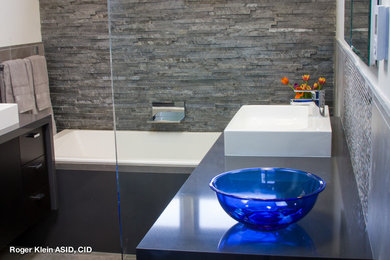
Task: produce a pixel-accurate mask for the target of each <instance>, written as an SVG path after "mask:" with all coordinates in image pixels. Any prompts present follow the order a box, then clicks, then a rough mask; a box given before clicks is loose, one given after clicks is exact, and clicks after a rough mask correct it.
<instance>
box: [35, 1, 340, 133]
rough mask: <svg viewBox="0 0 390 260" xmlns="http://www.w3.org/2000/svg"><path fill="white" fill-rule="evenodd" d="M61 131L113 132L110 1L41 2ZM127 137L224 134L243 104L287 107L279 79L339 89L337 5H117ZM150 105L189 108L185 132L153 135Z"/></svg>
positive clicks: (119, 102)
mask: <svg viewBox="0 0 390 260" xmlns="http://www.w3.org/2000/svg"><path fill="white" fill-rule="evenodd" d="M40 6H41V19H42V34H43V41H44V44H45V50H46V56H47V59H48V67H49V74H50V81H51V91H52V98H53V106H54V112H55V114H56V119H57V124H58V127H59V129H63V128H89V129H106V128H107V129H110V128H112V115H111V114H112V106H111V96H110V95H111V89H110V81H109V76H110V69H109V47H108V39H109V37H108V33H107V32H108V30H107V28H108V19H107V2H106V0H88V1H84V0H83V1H65V0H41V1H40ZM111 6H112V8H111V10H112V18H113V23H112V32H113V58H114V77H115V78H114V79H115V82H114V88H115V102H116V116H117V122H118V126H119V128H120V129H124V128H125V129H139V130H148V129H151V128H157V129H161V130H164V129H168V130H190V131H221V130H223V128H224V127H225V126H226V124H227V123H228V121H229V120H230V119H231V117H232V116H233V114H234V113H235V112H236V111H237V109H238V108H239V107H240V106H241V105H242V104H274V103H285V104H287V102H288V101H289V98H291V97H292V96H293V94H292V93H291V91H290V90H289V89H288V88H287V87H286V86H283V85H281V83H280V78H281V77H282V76H288V77H290V78H291V79H292V80H293V81H295V80H299V78H300V76H301V75H302V74H304V73H310V74H312V76H313V77H315V78H316V77H318V76H320V75H321V76H325V77H326V78H327V79H328V84H327V88H328V89H329V91H328V93H327V98H328V99H329V100H328V103H329V104H330V105H331V102H332V89H333V52H334V47H333V36H334V35H335V7H336V3H335V1H332V0H313V1H312V0H310V1H308V0H294V1H291V0H266V1H254V0H234V1H233V0H214V1H204V0H191V1H188V0H170V1H160V0H145V1H127V0H123V1H121V0H112V1H111ZM153 101H185V102H186V118H185V122H184V123H182V124H179V125H165V126H161V125H159V126H158V127H156V126H155V125H152V124H148V123H146V121H147V120H148V119H149V118H150V116H151V102H153Z"/></svg>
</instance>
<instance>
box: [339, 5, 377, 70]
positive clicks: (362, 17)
mask: <svg viewBox="0 0 390 260" xmlns="http://www.w3.org/2000/svg"><path fill="white" fill-rule="evenodd" d="M374 1H376V0H374ZM370 13H371V0H345V14H344V17H345V22H344V37H345V40H346V42H347V43H348V44H349V45H350V46H351V48H352V50H353V51H354V52H355V53H356V54H357V55H358V56H359V57H360V58H361V59H362V60H363V61H364V62H365V63H366V64H367V65H371V64H370V18H371V15H370Z"/></svg>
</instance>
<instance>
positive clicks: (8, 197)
mask: <svg viewBox="0 0 390 260" xmlns="http://www.w3.org/2000/svg"><path fill="white" fill-rule="evenodd" d="M52 140H53V136H52V131H51V123H50V120H48V119H47V118H46V119H45V118H43V119H41V120H37V121H34V122H32V123H30V124H27V125H26V126H24V127H18V128H16V129H14V130H13V131H10V132H7V133H5V134H2V135H0V167H1V168H0V169H1V174H0V207H1V211H0V249H1V248H4V247H5V246H6V245H7V244H9V243H10V242H11V241H12V240H13V239H15V238H16V237H17V236H18V235H20V234H21V233H22V232H24V231H25V230H26V229H27V228H29V227H30V226H31V225H34V224H35V223H36V222H37V221H39V220H40V219H41V218H43V217H44V216H46V215H47V214H48V213H49V212H50V210H51V209H56V208H57V205H56V198H55V197H56V196H55V194H56V193H55V171H54V160H53V142H52Z"/></svg>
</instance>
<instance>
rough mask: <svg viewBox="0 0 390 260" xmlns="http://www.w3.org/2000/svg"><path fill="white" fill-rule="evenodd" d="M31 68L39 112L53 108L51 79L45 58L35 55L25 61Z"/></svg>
mask: <svg viewBox="0 0 390 260" xmlns="http://www.w3.org/2000/svg"><path fill="white" fill-rule="evenodd" d="M25 61H26V62H27V64H29V65H30V66H31V71H32V78H33V83H34V84H33V86H34V92H35V100H36V103H37V107H38V110H39V111H42V110H44V109H46V108H50V107H51V100H50V90H49V77H48V74H47V67H46V59H45V56H39V55H34V56H30V57H28V58H26V59H25Z"/></svg>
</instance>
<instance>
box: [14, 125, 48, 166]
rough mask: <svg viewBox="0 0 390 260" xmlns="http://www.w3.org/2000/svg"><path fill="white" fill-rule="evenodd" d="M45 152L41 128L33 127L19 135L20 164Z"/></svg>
mask: <svg viewBox="0 0 390 260" xmlns="http://www.w3.org/2000/svg"><path fill="white" fill-rule="evenodd" d="M44 153H45V146H44V140H43V132H42V128H37V129H34V130H33V131H30V132H29V133H27V134H24V135H22V136H20V159H21V162H22V165H23V164H25V163H28V162H30V161H32V160H34V159H36V158H38V157H40V156H42V155H44Z"/></svg>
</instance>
